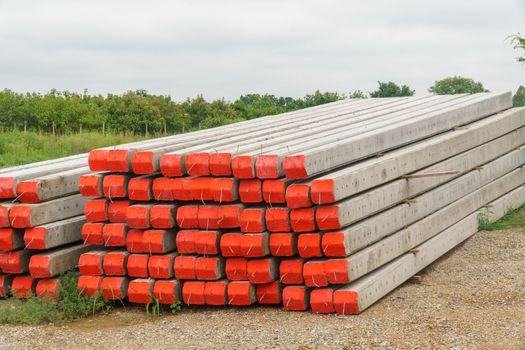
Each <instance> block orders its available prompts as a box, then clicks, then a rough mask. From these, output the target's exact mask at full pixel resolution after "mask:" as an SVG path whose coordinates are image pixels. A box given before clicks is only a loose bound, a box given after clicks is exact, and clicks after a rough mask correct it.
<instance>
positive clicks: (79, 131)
mask: <svg viewBox="0 0 525 350" xmlns="http://www.w3.org/2000/svg"><path fill="white" fill-rule="evenodd" d="M78 133H79V134H80V135H82V124H80V127H79V129H78Z"/></svg>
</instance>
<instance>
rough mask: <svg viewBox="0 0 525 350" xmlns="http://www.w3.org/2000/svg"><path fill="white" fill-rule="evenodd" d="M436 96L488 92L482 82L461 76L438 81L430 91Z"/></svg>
mask: <svg viewBox="0 0 525 350" xmlns="http://www.w3.org/2000/svg"><path fill="white" fill-rule="evenodd" d="M428 91H429V92H432V93H434V94H436V95H455V94H476V93H478V92H488V90H486V89H485V88H484V87H483V84H481V83H480V82H475V81H474V80H472V79H469V78H464V77H460V76H453V77H448V78H445V79H441V80H438V81H436V82H435V83H434V85H433V86H431V87H430V88H429V89H428Z"/></svg>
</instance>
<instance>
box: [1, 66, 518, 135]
mask: <svg viewBox="0 0 525 350" xmlns="http://www.w3.org/2000/svg"><path fill="white" fill-rule="evenodd" d="M428 90H429V92H431V93H435V94H457V93H477V92H483V91H487V90H486V89H485V88H484V87H483V85H482V84H481V83H480V82H475V81H474V80H472V79H467V78H463V77H457V76H456V77H449V78H445V79H443V80H440V81H436V82H435V84H434V85H433V86H432V87H430V88H429V89H428ZM524 90H525V89H523V88H522V89H521V90H519V92H520V93H521V95H522V96H521V97H519V101H522V100H523V99H524V98H525V96H523V95H524V94H525V91H524ZM414 92H415V91H414V90H412V89H411V88H410V87H409V86H407V85H398V84H396V83H394V82H378V87H377V89H376V90H375V91H373V92H370V93H364V92H362V91H360V90H357V91H354V92H352V93H349V94H340V93H337V92H320V91H316V92H314V93H313V94H308V95H306V96H304V97H302V98H292V97H278V96H274V95H269V94H248V95H243V96H241V97H239V98H238V99H236V100H234V101H233V102H230V101H226V100H225V99H217V100H214V101H211V102H209V101H206V100H205V99H204V97H203V96H201V95H199V96H197V97H195V98H188V99H186V100H185V101H182V102H177V101H174V100H173V99H172V98H171V97H170V96H168V95H152V94H149V93H148V92H147V91H145V90H137V91H128V92H126V93H124V94H122V95H115V94H108V95H106V96H103V95H90V94H88V92H87V91H84V92H83V93H74V92H69V91H63V92H61V91H57V90H51V91H49V92H48V93H46V94H39V93H17V92H13V91H11V90H7V89H5V90H3V91H0V131H9V130H19V131H22V130H27V131H37V132H43V133H53V134H55V133H57V134H68V133H79V132H82V131H100V132H104V133H107V132H111V133H124V134H129V133H132V134H142V135H144V134H162V133H166V134H173V133H180V132H185V131H190V130H197V129H204V128H210V127H215V126H220V125H224V124H229V123H234V122H238V121H242V120H247V119H253V118H258V117H261V116H265V115H273V114H279V113H284V112H290V111H294V110H298V109H302V108H307V107H313V106H317V105H321V104H325V103H329V102H334V101H337V100H340V99H343V98H348V97H350V98H368V97H374V98H381V97H399V96H412V95H413V94H414ZM523 103H524V104H525V102H523Z"/></svg>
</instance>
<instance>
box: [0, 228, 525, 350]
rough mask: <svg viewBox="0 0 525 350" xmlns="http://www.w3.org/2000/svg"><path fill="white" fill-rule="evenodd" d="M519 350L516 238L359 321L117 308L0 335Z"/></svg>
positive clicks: (451, 258) (448, 265)
mask: <svg viewBox="0 0 525 350" xmlns="http://www.w3.org/2000/svg"><path fill="white" fill-rule="evenodd" d="M205 347H208V348H210V349H232V348H241V349H256V348H262V349H373V348H384V349H388V348H393V349H525V232H524V231H493V232H480V233H478V234H476V235H475V236H474V237H472V238H471V239H470V240H468V241H467V242H465V243H464V244H463V245H461V246H460V247H458V248H456V249H455V250H454V251H452V252H450V253H449V254H448V255H447V256H445V257H443V258H441V259H440V260H439V261H437V262H436V263H434V264H433V265H432V266H430V267H429V268H428V269H426V270H425V271H423V272H422V273H421V281H420V283H416V282H414V281H412V282H407V283H406V284H405V285H403V286H402V287H401V288H398V289H397V290H395V291H394V292H392V293H391V294H390V295H388V296H387V297H386V298H384V299H383V300H381V301H380V302H379V303H377V304H376V305H374V306H373V307H371V308H370V309H368V310H367V311H365V312H364V313H363V314H361V315H359V316H337V315H315V314H312V313H309V312H286V311H283V310H281V309H279V308H269V307H251V308H240V309H227V308H222V309H211V308H191V309H188V308H186V309H184V310H183V311H181V312H180V313H177V314H176V315H171V314H169V312H168V311H166V312H165V314H164V315H162V316H160V317H159V318H156V319H151V318H148V316H147V315H146V313H145V311H144V308H139V307H136V308H129V307H128V308H127V309H126V310H123V309H120V310H116V311H113V312H112V313H111V314H109V315H102V316H97V317H94V318H91V319H85V320H81V321H77V322H72V323H68V324H65V325H42V326H7V325H1V326H0V349H202V348H205Z"/></svg>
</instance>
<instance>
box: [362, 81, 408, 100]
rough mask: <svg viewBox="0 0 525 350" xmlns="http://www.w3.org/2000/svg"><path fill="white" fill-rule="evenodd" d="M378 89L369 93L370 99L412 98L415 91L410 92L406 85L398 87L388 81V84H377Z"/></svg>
mask: <svg viewBox="0 0 525 350" xmlns="http://www.w3.org/2000/svg"><path fill="white" fill-rule="evenodd" d="M377 83H378V84H379V87H378V88H377V90H376V91H374V92H371V93H370V97H401V96H412V95H414V92H415V90H411V89H410V87H408V86H407V85H402V86H399V85H397V84H396V83H393V82H391V81H389V82H388V83H382V82H380V81H378V82H377Z"/></svg>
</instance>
